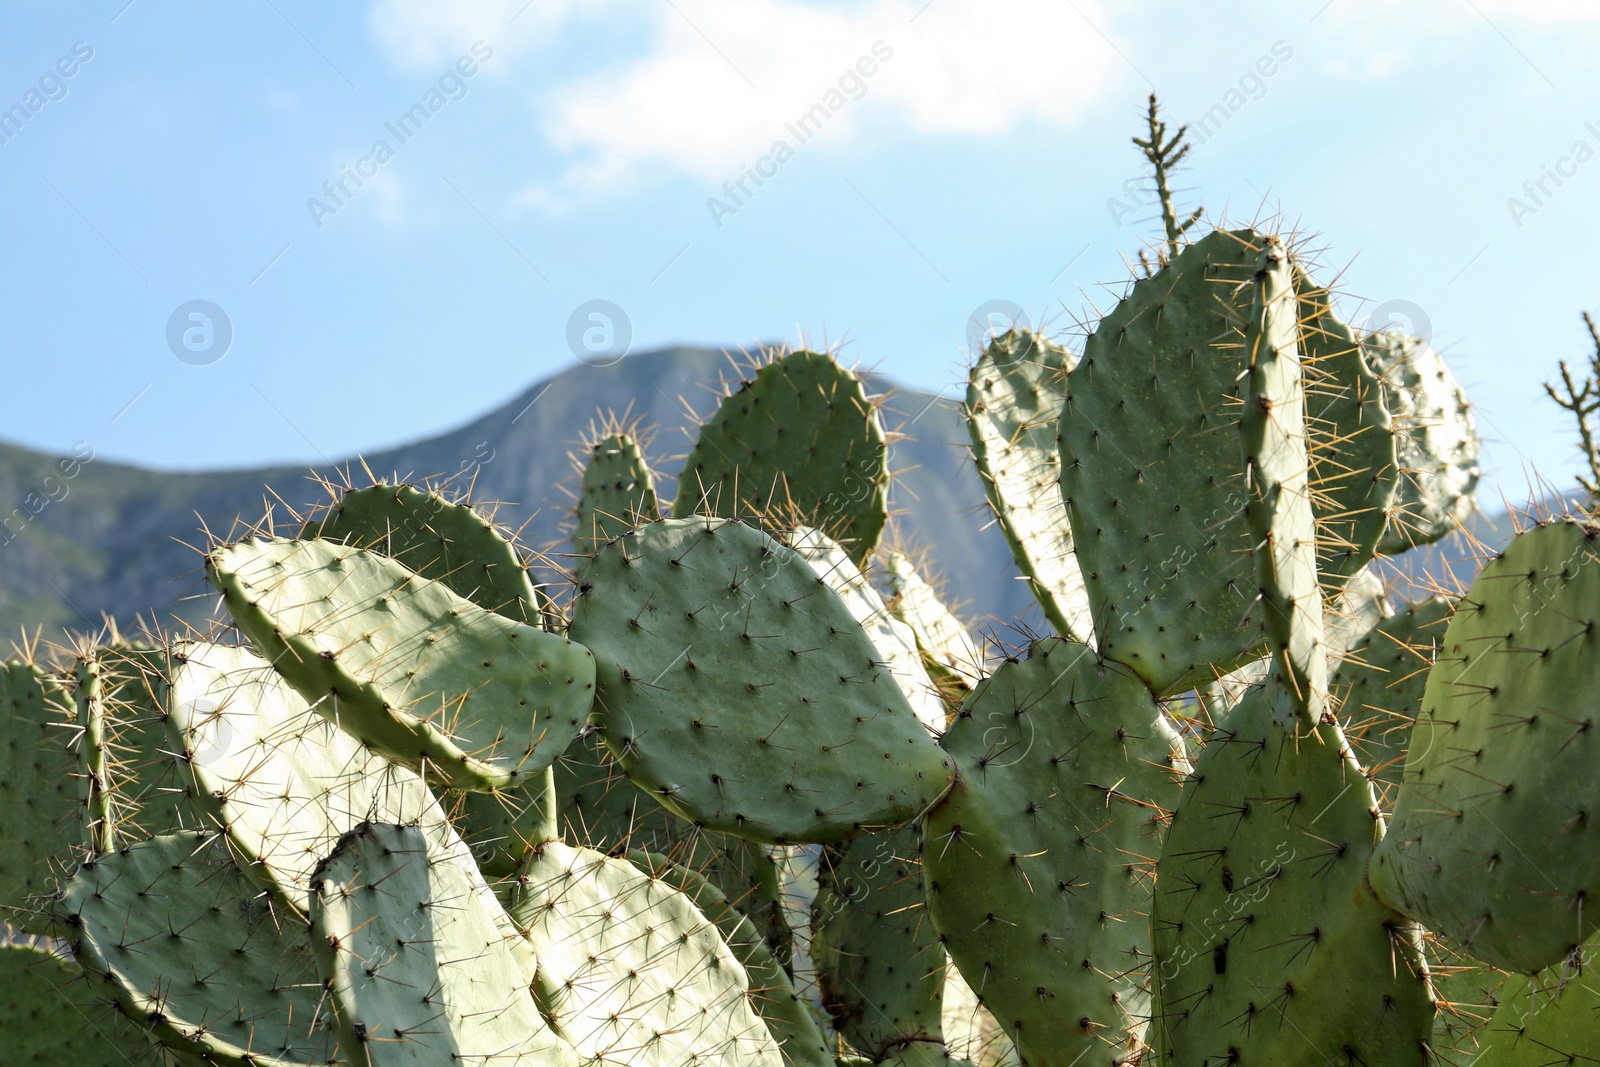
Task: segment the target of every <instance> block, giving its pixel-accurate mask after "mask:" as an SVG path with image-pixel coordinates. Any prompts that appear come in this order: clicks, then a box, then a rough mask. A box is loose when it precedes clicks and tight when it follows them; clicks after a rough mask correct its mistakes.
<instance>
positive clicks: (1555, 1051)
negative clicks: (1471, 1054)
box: [1477, 944, 1600, 1067]
mask: <svg viewBox="0 0 1600 1067" xmlns="http://www.w3.org/2000/svg"><path fill="white" fill-rule="evenodd" d="M1593 951H1594V946H1593V945H1592V944H1591V945H1585V946H1584V951H1583V953H1582V955H1581V959H1580V961H1579V966H1578V968H1577V969H1575V970H1574V969H1570V968H1568V967H1566V966H1565V965H1563V966H1559V967H1553V968H1550V969H1549V970H1545V971H1541V972H1540V973H1539V974H1537V975H1534V976H1533V977H1532V978H1529V977H1525V976H1522V975H1518V976H1517V977H1515V978H1512V979H1510V980H1509V981H1507V982H1506V983H1505V985H1504V986H1503V987H1502V988H1501V989H1500V990H1499V1006H1498V1008H1497V1009H1496V1010H1495V1013H1494V1015H1493V1016H1491V1017H1490V1019H1489V1021H1488V1024H1487V1025H1486V1026H1484V1027H1483V1028H1482V1032H1481V1033H1480V1034H1479V1035H1478V1045H1479V1047H1481V1048H1482V1050H1483V1051H1482V1054H1481V1058H1480V1059H1479V1060H1478V1061H1477V1062H1479V1063H1482V1064H1484V1065H1485V1067H1546V1065H1548V1064H1568V1063H1570V1064H1578V1063H1591V1062H1594V1061H1596V1060H1600V978H1597V976H1596V975H1595V973H1594V969H1593V961H1592V960H1591V959H1590V958H1589V957H1590V955H1591V954H1592V953H1593Z"/></svg>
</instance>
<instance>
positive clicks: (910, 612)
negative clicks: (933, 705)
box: [871, 548, 984, 707]
mask: <svg viewBox="0 0 1600 1067" xmlns="http://www.w3.org/2000/svg"><path fill="white" fill-rule="evenodd" d="M871 577H872V579H873V581H874V583H875V586H876V588H877V590H878V593H879V595H880V596H882V597H883V602H884V606H885V607H887V608H888V609H889V614H890V615H893V616H894V617H895V618H896V619H899V620H900V621H901V622H903V623H905V624H906V625H907V626H909V627H911V632H912V633H913V634H914V635H915V637H916V639H917V648H918V649H919V650H920V651H921V652H922V663H923V666H925V667H927V668H928V677H929V678H931V679H932V680H933V683H934V685H936V686H938V687H939V690H940V692H942V693H944V694H945V696H946V699H949V698H950V697H951V696H959V699H957V700H955V704H956V706H957V707H959V706H960V704H961V702H962V701H964V700H965V699H966V697H967V694H968V693H970V692H971V691H972V687H973V686H975V685H977V684H978V683H979V682H980V681H982V680H983V674H984V654H983V647H982V646H981V645H980V644H979V643H978V641H977V640H976V639H974V638H973V636H972V634H971V632H970V631H968V629H967V628H966V626H965V625H963V624H962V622H961V620H960V619H958V618H956V616H955V614H954V613H953V612H952V611H951V610H950V609H949V608H947V607H945V606H944V602H943V601H942V600H940V598H939V594H938V593H937V592H936V591H935V590H934V588H933V586H931V585H929V584H928V582H927V581H926V580H925V579H924V578H923V577H922V575H920V574H918V573H917V569H916V568H915V567H914V566H912V563H911V560H910V559H908V558H907V557H906V556H905V555H903V554H902V553H900V552H896V551H894V550H893V549H890V548H882V549H879V550H878V558H877V561H876V565H875V566H874V567H873V569H872V571H871Z"/></svg>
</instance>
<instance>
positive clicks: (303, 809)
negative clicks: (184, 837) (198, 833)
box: [168, 644, 444, 913]
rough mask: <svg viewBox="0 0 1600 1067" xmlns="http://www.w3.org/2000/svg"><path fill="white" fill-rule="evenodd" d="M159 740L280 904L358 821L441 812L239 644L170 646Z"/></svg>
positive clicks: (402, 819) (304, 885)
mask: <svg viewBox="0 0 1600 1067" xmlns="http://www.w3.org/2000/svg"><path fill="white" fill-rule="evenodd" d="M173 662H174V668H173V673H172V688H171V696H170V697H169V701H170V706H171V716H170V718H169V720H168V722H169V725H170V728H171V730H172V739H171V741H170V743H169V747H170V748H171V749H172V750H174V751H178V752H182V753H183V756H184V763H185V765H186V766H187V768H188V773H189V774H190V775H192V776H193V782H194V788H193V791H192V793H193V796H194V798H195V802H196V804H197V805H198V806H199V807H200V808H201V809H202V810H203V811H205V812H206V813H207V814H208V815H209V816H210V817H211V819H212V820H213V821H214V822H216V823H217V824H218V825H219V826H221V827H223V828H225V829H226V830H227V833H228V837H229V841H230V843H231V845H232V847H233V849H234V851H235V855H237V856H238V857H239V859H240V861H241V863H242V864H243V865H244V869H245V871H246V872H247V873H249V874H250V875H252V876H253V877H256V878H258V879H259V880H261V881H262V882H263V883H264V884H265V885H267V886H268V887H270V888H271V889H273V890H274V891H275V892H276V893H277V894H278V895H279V896H280V898H281V899H282V900H284V901H285V902H286V903H288V904H289V905H290V906H291V907H293V908H294V909H296V910H297V911H300V912H301V913H304V912H306V910H307V909H308V908H309V907H310V892H311V879H312V876H313V874H314V873H315V871H316V868H317V864H318V863H320V862H321V860H322V859H323V857H325V856H326V855H327V854H328V853H330V852H332V851H333V848H334V846H335V845H337V844H338V843H339V839H340V838H341V837H342V836H343V835H344V834H346V833H348V832H349V831H351V830H353V829H355V828H356V826H357V825H359V824H360V823H361V822H362V821H364V820H369V819H370V820H378V819H381V820H384V821H387V822H397V823H409V822H414V821H417V820H428V821H429V822H430V823H431V824H432V825H434V826H436V827H438V826H442V825H443V820H444V816H443V813H441V812H440V811H439V809H438V805H437V803H436V802H435V801H434V799H433V795H432V794H431V793H430V792H429V791H428V789H427V787H426V786H424V785H423V783H422V780H421V779H420V778H418V777H417V775H416V774H415V773H414V772H412V771H409V770H407V769H405V768H404V767H398V766H395V765H393V764H391V763H389V762H388V761H387V760H385V759H383V758H382V757H380V756H377V755H376V754H374V753H372V752H371V751H369V750H368V749H366V748H364V747H363V746H362V745H361V743H360V742H359V741H357V740H356V739H355V738H353V737H351V736H350V735H349V734H346V733H345V732H344V731H342V730H340V729H339V727H338V726H337V725H336V724H335V723H333V722H331V721H330V720H328V719H327V718H325V717H324V716H322V715H319V714H317V712H315V711H313V710H312V709H311V708H310V707H308V706H307V704H306V701H305V699H304V698H303V697H301V696H300V694H298V693H296V692H295V691H294V690H293V689H290V688H289V686H288V685H287V684H286V683H285V682H284V681H283V680H282V679H281V678H280V677H279V676H278V675H277V673H276V672H274V671H273V669H272V667H271V666H270V665H269V664H268V663H267V662H266V661H265V660H263V659H261V658H260V657H259V656H257V655H255V654H254V653H253V652H251V651H250V650H249V649H248V648H244V647H241V646H236V645H235V646H230V645H201V644H192V645H179V646H177V647H176V648H174V650H173Z"/></svg>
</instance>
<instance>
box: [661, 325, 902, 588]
mask: <svg viewBox="0 0 1600 1067" xmlns="http://www.w3.org/2000/svg"><path fill="white" fill-rule="evenodd" d="M888 488H889V455H888V444H887V438H886V437H885V435H884V430H883V421H882V419H880V418H879V416H878V409H877V407H876V406H875V405H874V404H873V403H872V401H870V400H868V399H867V394H866V390H865V389H864V388H863V386H862V382H861V379H860V378H858V377H856V375H855V374H854V373H852V372H851V371H849V370H847V369H846V368H844V367H842V366H840V365H839V363H838V362H837V361H836V360H835V359H834V358H833V357H832V356H830V355H826V354H824V353H821V352H805V351H800V352H790V353H787V354H785V355H782V356H779V357H777V358H776V359H774V360H773V361H772V362H770V363H768V364H766V365H765V366H763V367H762V368H761V369H760V370H759V371H757V372H756V376H755V378H754V379H752V380H750V381H747V382H744V383H742V384H741V385H740V386H739V388H738V390H737V391H735V392H733V393H731V394H729V395H728V396H727V397H726V398H725V399H724V400H723V401H722V404H721V406H720V407H718V408H717V410H716V413H715V414H713V415H712V416H711V418H710V419H709V420H707V421H706V423H705V425H704V426H702V427H701V428H700V438H699V440H697V441H696V442H695V446H694V449H693V451H691V452H690V453H689V459H688V462H687V463H686V464H685V465H684V468H683V473H682V474H681V475H679V477H678V498H677V501H676V502H675V503H674V504H673V513H674V514H676V515H677V516H679V517H680V518H681V517H686V516H689V515H695V514H711V515H725V516H730V517H735V518H743V517H746V516H750V515H772V516H782V517H783V518H785V519H786V520H788V519H793V520H794V521H796V522H800V523H804V524H806V525H809V526H815V527H817V528H818V529H820V530H823V531H825V532H826V533H827V534H828V535H829V536H831V537H833V538H834V539H835V540H836V541H838V542H840V543H841V544H843V545H844V546H845V548H846V549H848V550H849V552H850V556H851V558H852V559H854V560H855V561H856V565H857V566H861V567H865V566H866V564H867V560H869V559H871V558H872V550H873V549H874V548H876V547H877V545H878V539H879V538H880V537H881V536H882V535H883V526H884V523H885V522H886V521H887V520H888V511H887V507H888V505H887V499H888Z"/></svg>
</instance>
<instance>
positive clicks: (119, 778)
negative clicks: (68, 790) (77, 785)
mask: <svg viewBox="0 0 1600 1067" xmlns="http://www.w3.org/2000/svg"><path fill="white" fill-rule="evenodd" d="M168 670H169V665H168V662H167V654H166V650H165V649H160V648H154V647H151V646H148V645H127V644H121V643H117V644H111V645H106V646H103V647H101V648H97V649H94V650H93V651H91V652H89V653H88V654H87V655H86V656H84V657H82V658H80V659H79V661H78V665H77V685H76V686H75V687H74V690H73V696H74V702H75V703H76V705H77V721H78V723H79V724H81V725H82V726H83V727H84V737H83V740H82V741H81V743H80V744H79V746H78V747H79V756H80V763H82V764H83V767H82V769H81V771H80V772H79V773H80V774H81V775H82V776H83V780H84V783H85V786H86V788H87V789H88V791H89V809H90V812H91V816H90V826H89V831H90V835H91V837H98V838H99V839H100V844H99V846H97V850H98V851H102V852H109V851H112V850H114V849H115V848H117V847H118V843H119V842H126V841H142V840H144V839H145V838H147V837H152V836H154V835H156V834H164V833H170V832H172V831H174V830H178V829H182V828H183V827H184V826H185V824H186V823H192V822H193V819H192V817H191V816H192V812H191V809H190V808H189V805H188V795H187V793H188V791H187V788H186V786H187V782H186V775H185V774H184V773H183V770H182V765H181V764H180V762H179V760H178V759H176V758H175V755H174V751H175V750H174V747H173V744H172V740H171V736H170V733H169V730H168V725H167V689H168ZM191 828H192V827H191Z"/></svg>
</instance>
